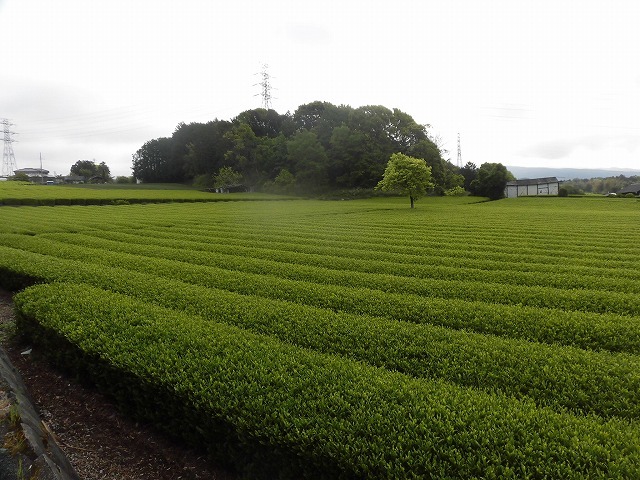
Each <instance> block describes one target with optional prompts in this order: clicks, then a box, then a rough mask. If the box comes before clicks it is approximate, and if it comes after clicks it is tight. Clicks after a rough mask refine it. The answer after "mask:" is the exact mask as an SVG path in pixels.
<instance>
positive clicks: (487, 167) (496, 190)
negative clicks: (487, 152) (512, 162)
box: [471, 163, 513, 200]
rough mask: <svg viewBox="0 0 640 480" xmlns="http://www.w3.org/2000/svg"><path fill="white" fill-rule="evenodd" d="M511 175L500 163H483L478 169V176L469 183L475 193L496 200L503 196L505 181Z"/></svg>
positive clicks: (511, 176)
mask: <svg viewBox="0 0 640 480" xmlns="http://www.w3.org/2000/svg"><path fill="white" fill-rule="evenodd" d="M510 178H513V175H511V173H510V172H509V171H508V170H507V167H505V166H504V165H502V164H501V163H483V164H482V165H480V168H479V169H478V178H476V179H475V180H474V181H473V182H472V183H471V188H472V190H473V192H474V194H475V195H479V196H481V197H489V199H490V200H498V199H500V198H503V197H504V189H505V187H506V186H507V181H509V179H510Z"/></svg>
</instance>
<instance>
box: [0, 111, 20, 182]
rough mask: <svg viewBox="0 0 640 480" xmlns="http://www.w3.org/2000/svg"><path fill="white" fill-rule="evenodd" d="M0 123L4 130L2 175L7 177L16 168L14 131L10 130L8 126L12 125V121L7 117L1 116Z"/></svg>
mask: <svg viewBox="0 0 640 480" xmlns="http://www.w3.org/2000/svg"><path fill="white" fill-rule="evenodd" d="M0 124H2V130H3V131H4V150H3V151H2V176H4V177H9V176H11V175H13V172H14V171H15V170H17V169H18V167H17V166H16V156H15V155H14V153H13V145H12V144H13V142H15V140H14V139H13V137H12V136H13V135H16V133H15V132H12V131H11V130H10V127H12V126H13V123H11V122H10V121H9V119H8V118H3V119H2V120H0Z"/></svg>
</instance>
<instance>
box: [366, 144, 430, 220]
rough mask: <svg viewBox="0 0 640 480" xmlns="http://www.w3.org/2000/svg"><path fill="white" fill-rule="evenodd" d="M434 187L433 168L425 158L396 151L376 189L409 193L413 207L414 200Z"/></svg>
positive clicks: (412, 206)
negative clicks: (432, 180) (432, 179)
mask: <svg viewBox="0 0 640 480" xmlns="http://www.w3.org/2000/svg"><path fill="white" fill-rule="evenodd" d="M432 187H433V183H432V182H431V168H430V167H428V166H427V163H426V162H425V161H424V160H422V159H421V158H413V157H410V156H408V155H405V154H403V153H394V154H393V155H391V158H390V159H389V163H388V164H387V168H386V169H385V171H384V176H383V177H382V180H380V182H379V183H378V185H377V186H376V189H377V190H382V191H385V192H398V193H400V194H402V195H409V200H410V201H411V208H414V202H415V201H416V200H418V199H419V198H420V197H422V196H423V195H426V194H427V191H428V190H429V189H430V188H432Z"/></svg>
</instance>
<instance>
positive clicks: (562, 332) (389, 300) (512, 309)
mask: <svg viewBox="0 0 640 480" xmlns="http://www.w3.org/2000/svg"><path fill="white" fill-rule="evenodd" d="M2 238H3V243H5V244H7V243H10V240H11V241H13V243H14V246H15V247H16V248H21V249H22V248H24V249H30V250H32V251H34V252H37V253H41V254H43V255H47V256H48V258H51V259H53V258H56V257H62V258H69V259H73V260H81V261H83V262H88V263H92V264H96V265H102V266H113V267H121V268H123V269H126V270H129V271H132V272H133V271H137V272H144V273H146V274H147V275H151V276H163V277H166V278H176V277H178V278H180V279H181V280H182V281H185V282H188V283H192V284H194V285H202V286H207V287H213V288H222V289H226V290H230V291H235V292H239V293H243V294H248V295H260V296H263V297H268V298H274V299H278V300H287V301H291V302H297V303H302V304H306V305H310V306H315V307H320V308H325V309H332V310H339V311H344V312H350V313H355V314H360V315H370V316H379V317H385V318H389V319H394V320H403V321H408V322H414V323H431V324H434V325H441V326H446V327H449V328H457V329H471V330H474V331H476V332H479V333H490V334H494V335H500V336H505V337H509V338H520V339H525V340H530V341H537V342H544V343H549V344H561V345H571V346H576V347H579V348H588V349H594V350H603V349H604V350H610V351H613V352H628V353H633V354H637V353H640V328H639V325H638V320H637V318H636V317H629V316H621V315H615V314H596V313H585V312H579V311H563V310H557V309H554V310H551V309H545V308H539V307H527V306H522V305H520V304H521V303H524V301H522V300H520V301H519V299H518V297H517V294H516V293H511V295H512V297H513V298H512V300H511V301H512V305H500V304H497V303H493V304H492V303H487V302H486V301H482V298H481V296H480V292H489V293H491V292H493V293H494V295H495V294H496V293H502V292H505V294H506V292H508V286H504V285H502V286H500V287H501V288H499V289H496V290H497V292H496V291H493V290H491V289H492V288H493V287H494V285H491V284H489V285H483V286H481V285H478V284H476V283H473V284H472V283H470V284H462V286H461V288H463V287H464V289H463V292H469V294H470V296H471V298H478V301H468V300H461V299H460V298H446V297H447V296H454V297H460V296H462V295H461V293H460V292H450V291H449V290H448V288H453V285H454V282H439V281H435V280H434V281H432V282H427V281H425V282H424V283H425V284H426V285H427V287H429V288H431V290H430V291H431V292H432V294H433V295H439V296H441V297H444V298H427V297H424V296H418V295H408V294H398V293H385V292H381V291H378V290H371V289H366V288H345V287H337V286H332V285H319V284H315V283H309V282H303V281H292V280H284V279H280V278H277V277H273V276H269V275H256V274H247V273H243V274H242V275H238V274H237V273H235V272H233V271H229V270H224V269H219V268H214V267H206V266H198V265H190V264H186V263H183V262H177V261H171V260H164V259H159V258H150V257H141V256H136V255H129V254H124V253H117V254H110V253H109V252H107V251H105V250H102V249H92V248H86V247H85V248H78V247H74V246H72V245H66V244H63V243H59V242H54V241H52V240H49V239H46V238H42V237H41V236H38V237H28V236H27V237H25V236H7V235H4V236H2ZM9 258H10V257H9V254H7V257H6V259H0V262H2V263H0V265H5V268H7V269H11V268H12V262H13V263H15V261H13V260H9ZM22 262H25V260H22ZM26 262H27V263H28V261H26ZM45 272H46V270H44V271H43V270H40V269H35V270H34V273H35V275H36V276H37V275H40V274H44V273H45ZM64 279H66V280H74V277H73V276H71V277H64ZM89 283H91V282H90V281H89ZM460 283H462V282H460ZM475 286H477V287H478V291H474V290H473V289H472V288H473V287H475ZM436 288H437V289H436ZM522 290H523V289H517V290H516V292H517V291H522ZM542 290H543V292H544V291H545V290H544V289H542ZM548 290H549V289H546V291H547V293H548ZM571 293H573V294H574V298H575V297H577V296H578V295H580V296H581V297H582V298H584V297H585V296H586V293H587V292H585V291H577V292H567V295H566V296H565V299H566V297H567V296H568V295H569V294H571ZM601 293H602V292H601ZM603 295H604V293H603ZM594 297H595V299H597V298H598V296H595V295H594ZM536 298H540V299H541V300H542V301H543V302H544V300H545V299H544V298H542V294H540V297H536ZM607 298H608V299H609V301H610V302H611V301H612V300H611V299H612V298H624V299H625V300H628V301H631V302H636V303H638V298H636V297H632V296H630V295H622V294H611V297H607ZM591 301H592V302H594V303H595V304H596V306H597V302H595V300H594V298H592V299H591ZM618 308H622V306H620V305H619V306H618ZM628 311H629V310H628ZM628 311H627V312H628Z"/></svg>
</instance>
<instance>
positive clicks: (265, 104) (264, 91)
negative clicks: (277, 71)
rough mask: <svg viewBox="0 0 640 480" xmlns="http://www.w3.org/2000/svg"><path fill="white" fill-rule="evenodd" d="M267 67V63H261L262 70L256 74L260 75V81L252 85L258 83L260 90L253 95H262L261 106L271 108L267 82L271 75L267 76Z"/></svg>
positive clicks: (269, 86)
mask: <svg viewBox="0 0 640 480" xmlns="http://www.w3.org/2000/svg"><path fill="white" fill-rule="evenodd" d="M268 68H269V65H267V64H264V65H262V71H261V72H260V73H257V74H256V75H261V76H262V81H261V82H260V83H256V84H255V85H254V87H255V86H256V85H260V87H261V88H262V91H261V92H260V93H258V94H256V95H254V96H256V97H257V96H258V95H260V96H261V97H262V108H264V109H265V110H269V109H270V108H271V98H272V97H271V84H270V83H269V79H270V78H271V77H270V76H269V72H268Z"/></svg>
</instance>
